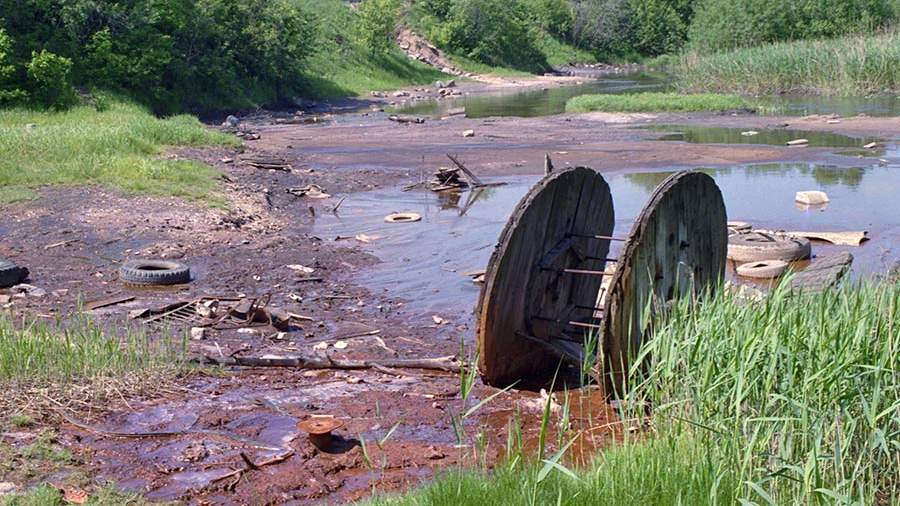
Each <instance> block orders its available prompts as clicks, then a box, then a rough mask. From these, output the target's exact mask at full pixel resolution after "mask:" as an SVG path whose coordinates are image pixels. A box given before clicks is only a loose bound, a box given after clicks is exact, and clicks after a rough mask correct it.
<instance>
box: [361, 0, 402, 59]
mask: <svg viewBox="0 0 900 506" xmlns="http://www.w3.org/2000/svg"><path fill="white" fill-rule="evenodd" d="M399 17H400V0H365V1H363V2H362V3H361V4H360V5H359V18H358V19H359V33H360V39H361V41H362V43H363V45H365V46H366V47H367V48H369V50H371V51H372V52H373V53H386V52H387V51H388V50H389V49H390V48H392V47H393V45H394V36H395V35H396V33H397V23H398V19H399Z"/></svg>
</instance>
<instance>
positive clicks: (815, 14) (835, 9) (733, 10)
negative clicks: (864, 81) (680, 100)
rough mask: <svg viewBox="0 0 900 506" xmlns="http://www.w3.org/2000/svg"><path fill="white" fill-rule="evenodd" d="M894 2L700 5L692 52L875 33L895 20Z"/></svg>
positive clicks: (721, 0)
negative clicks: (859, 33)
mask: <svg viewBox="0 0 900 506" xmlns="http://www.w3.org/2000/svg"><path fill="white" fill-rule="evenodd" d="M896 4H897V2H895V1H893V0H805V1H803V2H796V1H794V0H701V1H700V2H698V8H697V14H696V17H695V18H694V20H693V23H692V24H691V27H690V41H691V46H692V48H693V49H697V50H699V51H702V52H714V51H721V50H729V49H735V48H738V47H751V46H757V45H760V44H764V43H767V42H780V41H790V40H801V39H813V38H830V37H835V36H838V35H844V34H848V33H858V32H866V31H872V30H874V29H876V28H879V27H883V26H885V25H887V24H889V23H891V22H892V21H894V20H895V16H897V14H898V13H897V12H896Z"/></svg>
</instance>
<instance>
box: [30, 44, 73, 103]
mask: <svg viewBox="0 0 900 506" xmlns="http://www.w3.org/2000/svg"><path fill="white" fill-rule="evenodd" d="M26 68H27V69H28V78H29V80H30V81H31V84H32V92H31V97H32V99H33V100H34V101H35V102H37V103H38V104H40V105H42V106H45V107H50V108H53V109H65V108H66V107H68V106H70V105H71V104H72V103H73V102H74V100H75V93H74V91H73V90H72V84H71V83H70V82H69V74H70V72H71V71H72V60H70V59H68V58H65V57H62V56H58V55H55V54H53V53H51V52H50V51H47V50H46V49H42V50H41V52H40V53H38V52H36V51H35V52H33V53H32V54H31V61H30V62H28V64H27V65H26Z"/></svg>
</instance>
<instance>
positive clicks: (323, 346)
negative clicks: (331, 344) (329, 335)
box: [313, 341, 328, 350]
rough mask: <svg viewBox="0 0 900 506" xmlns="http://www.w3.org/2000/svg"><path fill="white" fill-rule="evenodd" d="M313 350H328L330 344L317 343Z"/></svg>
mask: <svg viewBox="0 0 900 506" xmlns="http://www.w3.org/2000/svg"><path fill="white" fill-rule="evenodd" d="M313 349H314V350H327V349H328V343H327V342H325V341H322V342H321V343H316V344H315V345H313Z"/></svg>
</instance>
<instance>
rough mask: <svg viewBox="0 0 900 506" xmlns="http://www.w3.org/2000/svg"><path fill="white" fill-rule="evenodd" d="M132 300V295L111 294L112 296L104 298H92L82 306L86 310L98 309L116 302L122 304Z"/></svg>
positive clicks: (113, 304)
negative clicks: (92, 299)
mask: <svg viewBox="0 0 900 506" xmlns="http://www.w3.org/2000/svg"><path fill="white" fill-rule="evenodd" d="M133 300H134V296H133V295H122V294H119V295H113V296H112V297H106V298H105V299H100V300H94V301H91V302H87V303H85V305H84V308H85V309H87V310H88V311H93V310H95V309H100V308H103V307H109V306H115V305H116V304H124V303H126V302H131V301H133Z"/></svg>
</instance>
